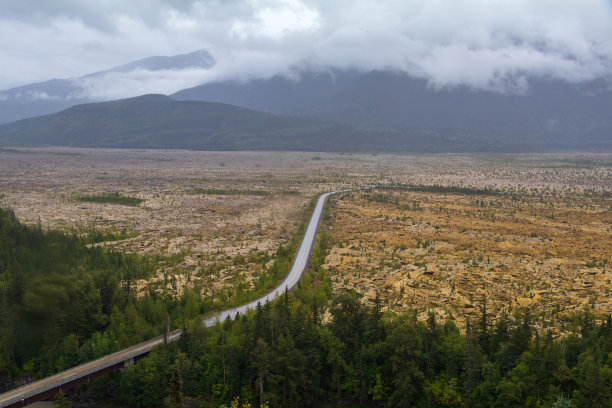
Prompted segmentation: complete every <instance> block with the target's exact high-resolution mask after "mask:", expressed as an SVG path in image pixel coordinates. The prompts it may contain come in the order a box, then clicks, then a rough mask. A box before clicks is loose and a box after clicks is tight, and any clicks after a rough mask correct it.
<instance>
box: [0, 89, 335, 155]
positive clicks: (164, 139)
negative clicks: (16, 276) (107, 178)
mask: <svg viewBox="0 0 612 408" xmlns="http://www.w3.org/2000/svg"><path fill="white" fill-rule="evenodd" d="M332 129H333V126H330V125H322V124H318V123H314V122H312V121H308V120H305V119H296V118H290V117H283V116H276V115H272V114H269V113H261V112H256V111H253V110H249V109H245V108H239V107H234V106H230V105H225V104H220V103H213V102H182V101H174V100H172V99H171V98H169V97H167V96H164V95H145V96H141V97H137V98H129V99H123V100H118V101H112V102H101V103H93V104H83V105H77V106H74V107H72V108H69V109H66V110H64V111H62V112H60V113H56V114H52V115H47V116H41V117H37V118H31V119H23V120H21V121H17V122H13V123H9V124H5V125H2V126H0V143H2V144H9V145H21V146H24V145H53V146H73V147H116V148H154V149H155V148H160V149H207V150H237V149H245V150H288V149H294V148H296V146H297V147H298V148H300V149H302V150H309V149H308V143H310V142H309V140H310V139H313V140H315V141H316V139H317V138H319V139H321V138H325V137H328V136H329V135H330V132H331V131H332Z"/></svg>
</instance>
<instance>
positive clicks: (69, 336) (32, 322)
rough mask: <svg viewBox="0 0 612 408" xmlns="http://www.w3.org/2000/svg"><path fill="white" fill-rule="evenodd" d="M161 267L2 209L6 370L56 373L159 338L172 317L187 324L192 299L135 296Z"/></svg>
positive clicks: (1, 320) (2, 354) (1, 365)
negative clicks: (186, 312) (30, 224)
mask: <svg viewBox="0 0 612 408" xmlns="http://www.w3.org/2000/svg"><path fill="white" fill-rule="evenodd" d="M156 267H157V262H156V261H155V260H153V259H150V258H141V257H138V256H136V255H134V254H122V253H118V252H112V251H109V250H106V249H103V248H98V247H92V248H88V247H87V246H86V245H85V243H84V242H83V238H80V237H78V236H76V235H73V234H64V233H61V232H57V231H43V230H41V229H40V228H39V227H28V226H25V225H23V224H21V223H20V222H19V221H18V220H17V219H16V218H15V215H14V213H13V212H12V211H11V210H9V209H0V375H6V374H8V375H10V376H12V377H22V376H44V375H48V374H51V373H54V372H57V371H61V370H63V369H66V368H69V367H71V366H74V365H76V364H79V363H83V362H86V361H89V360H92V359H94V358H97V357H101V356H103V355H106V354H108V353H110V352H113V351H116V350H120V349H122V348H125V347H127V346H129V345H132V344H134V343H137V342H140V341H142V340H144V339H146V338H150V337H153V336H155V335H158V334H159V333H161V332H162V331H163V329H164V328H165V320H166V316H167V315H168V314H170V316H171V318H172V319H173V322H177V324H180V322H181V321H183V315H182V313H183V310H184V309H185V307H186V306H187V304H188V303H189V302H188V301H187V300H186V299H184V298H181V299H172V298H162V297H160V296H157V295H156V294H155V293H151V294H147V295H145V296H142V297H139V298H137V297H136V296H135V290H134V284H133V282H134V281H135V280H137V279H144V278H148V277H150V276H151V275H152V274H153V272H154V271H155V269H156ZM186 296H189V295H186Z"/></svg>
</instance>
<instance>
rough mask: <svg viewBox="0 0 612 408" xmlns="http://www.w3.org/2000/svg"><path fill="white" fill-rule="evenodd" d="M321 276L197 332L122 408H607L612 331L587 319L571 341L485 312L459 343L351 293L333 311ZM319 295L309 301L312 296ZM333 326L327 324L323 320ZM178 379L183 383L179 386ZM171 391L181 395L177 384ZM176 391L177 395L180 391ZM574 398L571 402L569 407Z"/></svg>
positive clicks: (120, 385)
mask: <svg viewBox="0 0 612 408" xmlns="http://www.w3.org/2000/svg"><path fill="white" fill-rule="evenodd" d="M321 277H324V273H321V271H317V270H313V271H311V272H310V275H309V277H308V279H309V280H310V282H309V284H311V286H308V287H306V285H305V284H304V282H302V285H300V288H299V289H298V290H297V291H295V292H293V293H291V294H289V293H285V295H284V296H282V297H281V299H279V300H277V301H276V302H274V303H272V304H266V305H260V306H259V307H258V308H257V310H255V311H254V312H252V313H249V314H248V315H247V316H241V317H239V318H237V319H236V320H234V321H232V320H229V319H228V320H226V321H225V322H223V323H221V324H219V325H217V326H215V327H212V328H209V329H207V328H204V327H202V325H201V323H200V320H199V319H196V320H193V321H192V322H191V323H190V324H189V325H188V327H187V329H186V332H185V333H184V334H183V336H182V337H181V339H180V340H179V341H178V343H177V344H171V345H169V346H167V347H164V346H161V347H159V348H158V349H156V350H154V351H153V352H152V353H151V355H150V357H149V358H147V359H145V360H143V361H141V362H140V363H139V364H137V365H136V366H133V367H129V368H128V369H126V370H125V371H124V372H122V373H121V375H120V376H119V377H118V378H116V379H115V381H116V386H115V387H116V389H117V390H118V391H117V395H116V399H117V402H120V403H122V404H125V405H129V406H137V407H139V406H140V407H161V406H163V405H162V403H161V401H163V400H164V398H166V399H167V398H169V397H171V396H172V395H181V398H182V401H183V399H185V398H190V399H192V400H196V401H200V402H201V403H202V404H203V405H201V406H213V407H219V406H228V405H229V404H230V402H231V401H233V400H234V401H235V399H236V398H239V399H240V400H241V401H245V402H249V403H251V404H253V406H258V404H263V403H266V402H267V403H268V404H269V406H270V407H301V406H313V407H329V406H336V405H340V406H355V407H357V406H360V407H379V406H391V407H478V408H480V407H482V408H485V407H486V408H489V407H494V408H496V407H499V408H502V407H569V406H576V407H601V408H605V407H609V406H610V404H611V403H612V392H611V391H610V390H612V369H611V368H610V365H611V363H612V361H611V358H612V357H611V356H612V354H610V352H611V351H612V321H611V320H610V318H609V317H608V318H607V320H605V321H603V322H601V323H600V324H596V322H595V321H594V319H593V317H592V316H591V315H590V314H589V313H588V311H586V312H584V313H581V314H577V315H576V316H575V323H576V326H575V332H574V333H572V334H570V335H569V336H568V337H566V338H563V339H554V338H553V336H552V334H551V332H550V331H546V332H539V331H537V330H536V328H535V327H534V325H533V323H532V319H531V316H530V314H529V311H528V310H524V311H521V312H518V313H516V314H514V315H513V316H512V317H510V316H504V317H502V319H500V320H499V321H497V322H496V323H495V324H494V325H492V324H491V323H490V322H489V321H488V316H487V315H486V311H485V312H484V313H483V315H482V318H481V319H480V320H479V321H478V322H477V323H475V324H473V325H471V326H470V327H469V328H468V329H467V332H466V333H465V334H461V333H460V332H459V330H458V329H457V327H456V326H455V324H454V323H453V322H452V321H447V322H443V323H440V322H438V321H436V319H435V317H434V315H430V316H429V318H428V319H427V321H426V322H422V321H419V320H417V318H416V313H413V312H411V313H407V314H405V315H400V316H397V315H393V314H385V313H382V312H381V310H380V302H374V304H372V305H371V306H364V305H363V304H362V303H361V300H360V295H359V294H358V293H356V292H345V293H340V294H338V295H336V296H334V297H332V298H331V300H329V301H328V299H329V297H328V293H326V289H325V288H326V285H325V279H321ZM313 288H314V289H313ZM317 300H319V301H323V302H324V304H325V305H326V306H329V311H330V312H331V320H330V321H329V322H326V323H323V322H322V319H321V312H322V310H323V308H322V307H321V304H320V303H319V302H318V301H317ZM173 378H179V379H180V380H181V381H180V382H179V381H176V380H174V381H173V380H172V379H173ZM179 383H180V385H178V386H176V384H179ZM173 384H174V385H173ZM564 396H569V397H564Z"/></svg>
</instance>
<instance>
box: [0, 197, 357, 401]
mask: <svg viewBox="0 0 612 408" xmlns="http://www.w3.org/2000/svg"><path fill="white" fill-rule="evenodd" d="M343 191H348V190H343ZM343 191H336V192H332V193H325V194H322V195H321V196H320V197H319V199H318V200H317V205H316V206H315V209H314V211H313V213H312V216H311V217H310V222H309V223H308V227H307V228H306V232H305V233H304V238H303V239H302V243H301V244H300V247H299V249H298V252H297V254H296V256H295V259H294V260H293V265H292V266H291V270H290V271H289V274H288V275H287V277H286V278H285V280H283V281H282V282H281V283H280V284H279V285H278V286H277V287H276V288H274V289H273V290H272V291H271V292H270V293H268V294H267V295H264V296H262V297H260V298H259V299H257V300H254V301H252V302H250V303H248V304H246V305H243V306H239V307H235V308H232V309H228V310H224V311H222V312H219V313H216V314H214V315H212V316H208V317H206V318H204V324H205V325H206V326H207V327H210V326H212V325H214V324H215V323H216V322H217V321H223V320H225V318H226V317H227V316H231V317H232V318H233V317H234V316H235V315H236V313H240V314H243V313H244V312H245V311H246V310H247V309H254V308H255V307H256V306H257V303H258V302H261V303H262V304H264V303H266V302H269V301H270V300H273V299H275V298H276V297H278V296H280V295H281V294H282V293H283V292H284V291H285V288H287V289H291V288H293V287H294V286H295V285H296V284H297V283H298V281H299V280H300V277H301V276H302V272H304V269H306V264H307V263H308V259H309V257H310V251H311V250H312V246H313V244H314V239H315V237H316V235H317V229H318V226H319V221H320V220H321V215H322V214H323V205H324V204H325V200H326V199H327V197H329V196H330V195H331V194H335V193H340V192H343ZM180 335H181V331H180V330H175V331H173V332H172V333H170V336H169V340H170V341H175V340H177V339H178V338H179V337H180ZM163 341H164V338H163V336H160V337H156V338H154V339H150V340H147V341H145V342H143V343H140V344H136V345H134V346H132V347H129V348H127V349H125V350H121V351H118V352H116V353H113V354H110V355H108V356H105V357H102V358H99V359H97V360H94V361H90V362H88V363H85V364H82V365H80V366H76V367H73V368H71V369H68V370H66V371H62V372H61V373H58V374H55V375H52V376H50V377H46V378H43V379H41V380H38V381H35V382H32V383H30V384H27V385H24V386H22V387H19V388H16V389H14V390H11V391H8V392H6V393H4V394H1V395H0V407H6V406H8V405H10V404H13V403H15V402H18V401H24V400H26V399H27V398H29V397H33V396H35V395H37V394H40V393H41V392H44V391H49V390H52V389H57V388H58V387H60V386H61V385H63V384H67V383H69V382H71V381H75V380H77V379H80V378H83V377H85V376H88V375H90V374H92V373H96V372H98V371H100V370H103V369H105V368H107V367H112V366H115V365H116V364H120V363H122V362H124V361H127V360H129V359H131V358H134V357H137V356H140V355H143V354H145V353H147V352H149V351H151V349H152V348H153V347H155V346H156V345H158V344H160V343H162V342H163Z"/></svg>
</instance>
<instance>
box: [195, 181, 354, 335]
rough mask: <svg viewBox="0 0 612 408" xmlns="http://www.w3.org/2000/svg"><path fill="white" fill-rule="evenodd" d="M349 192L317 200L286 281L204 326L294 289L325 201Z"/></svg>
mask: <svg viewBox="0 0 612 408" xmlns="http://www.w3.org/2000/svg"><path fill="white" fill-rule="evenodd" d="M344 191H348V190H342V191H334V192H331V193H325V194H322V195H321V196H320V197H319V199H318V200H317V205H316V206H315V209H314V211H313V212H312V216H311V217H310V222H309V223H308V228H306V232H305V233H304V238H302V243H301V244H300V248H299V249H298V252H297V254H296V255H295V259H294V260H293V265H291V270H290V271H289V273H288V274H287V277H286V278H285V280H283V281H282V282H281V283H280V284H279V285H278V286H277V287H275V288H274V289H273V290H272V291H271V292H270V293H268V294H267V295H264V296H262V297H260V298H259V299H256V300H253V301H252V302H250V303H247V304H246V305H242V306H238V307H234V308H232V309H227V310H224V311H222V312H218V313H215V314H213V315H211V316H208V317H205V318H204V325H206V326H207V327H210V326H212V325H214V324H215V323H216V322H217V321H223V320H225V319H226V318H227V317H228V316H230V317H231V318H233V317H235V316H236V314H237V313H240V314H243V313H244V312H246V311H247V309H254V308H255V307H257V303H259V302H261V304H262V305H263V304H264V303H267V302H269V301H270V300H273V299H275V298H277V297H278V296H280V295H281V294H282V293H283V292H284V291H285V289H291V288H293V287H294V286H295V285H296V284H297V283H298V281H299V280H300V277H301V276H302V272H304V269H306V264H307V263H308V259H309V258H310V251H311V250H312V246H313V244H314V239H315V237H316V236H317V229H318V227H319V221H320V220H321V215H322V214H323V205H324V204H325V200H326V199H327V197H329V196H330V195H331V194H336V193H341V192H344Z"/></svg>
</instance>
